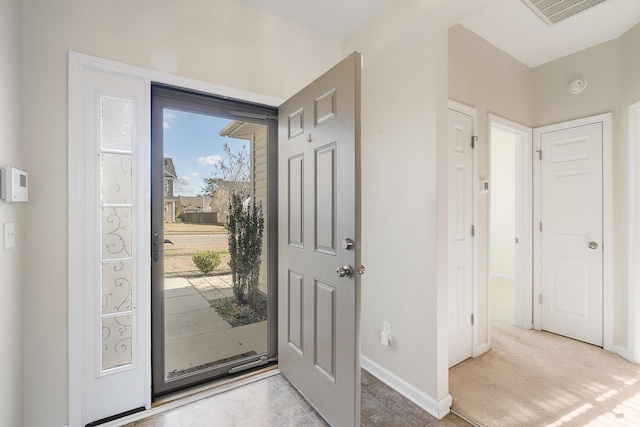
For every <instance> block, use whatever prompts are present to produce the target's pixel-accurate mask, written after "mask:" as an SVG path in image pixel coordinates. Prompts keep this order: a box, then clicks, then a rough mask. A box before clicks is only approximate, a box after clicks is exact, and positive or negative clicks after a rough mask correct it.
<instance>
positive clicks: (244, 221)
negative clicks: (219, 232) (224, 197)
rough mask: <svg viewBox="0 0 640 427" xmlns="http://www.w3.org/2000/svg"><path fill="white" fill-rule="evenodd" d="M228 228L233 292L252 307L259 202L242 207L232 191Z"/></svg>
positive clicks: (258, 244) (256, 273) (259, 248)
mask: <svg viewBox="0 0 640 427" xmlns="http://www.w3.org/2000/svg"><path fill="white" fill-rule="evenodd" d="M227 229H228V230H229V256H230V257H231V260H230V261H229V267H231V278H232V280H233V294H234V295H235V297H236V300H237V301H238V302H239V303H241V304H247V303H248V304H249V306H250V307H251V308H252V309H254V310H255V309H256V307H257V304H258V285H259V283H258V279H259V278H260V264H261V262H262V260H261V257H262V234H263V232H264V214H263V212H262V205H256V204H255V203H254V202H251V203H249V204H248V205H246V206H245V203H244V200H243V199H242V197H240V196H239V195H237V194H233V195H232V197H231V204H230V206H229V219H228V221H227Z"/></svg>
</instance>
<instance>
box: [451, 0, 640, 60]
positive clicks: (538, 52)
mask: <svg viewBox="0 0 640 427" xmlns="http://www.w3.org/2000/svg"><path fill="white" fill-rule="evenodd" d="M639 21H640V1H639V0H607V1H605V2H603V3H600V4H599V5H596V6H594V7H592V8H591V9H588V10H587V11H585V12H582V13H581V14H578V15H575V16H573V17H571V18H568V19H566V20H564V21H562V22H559V23H557V24H555V25H553V26H551V27H548V26H547V24H545V23H544V22H542V20H541V19H540V18H538V17H537V15H535V13H534V12H533V11H531V9H529V7H528V6H526V5H525V4H524V3H523V2H522V1H520V0H494V1H493V2H491V3H490V4H488V5H487V6H485V7H484V8H483V9H481V10H480V11H478V12H476V13H475V14H473V15H471V16H469V17H467V18H465V19H463V20H462V21H460V24H462V25H463V26H465V27H467V28H468V29H469V30H471V31H473V32H474V33H476V34H478V35H479V36H480V37H482V38H483V39H485V40H487V41H488V42H489V43H491V44H493V45H495V46H496V47H498V48H500V49H502V50H504V51H505V52H507V53H508V54H510V55H511V56H513V57H515V58H517V59H519V60H520V61H522V62H524V63H525V64H526V65H528V66H529V67H535V66H538V65H542V64H544V63H547V62H549V61H553V60H554V59H558V58H561V57H563V56H566V55H569V54H571V53H574V52H578V51H580V50H583V49H586V48H588V47H591V46H595V45H597V44H600V43H604V42H606V41H608V40H611V39H614V38H617V37H619V36H621V35H622V34H624V33H625V32H626V31H627V30H629V29H630V28H631V27H633V26H634V25H635V24H636V23H638V22H639Z"/></svg>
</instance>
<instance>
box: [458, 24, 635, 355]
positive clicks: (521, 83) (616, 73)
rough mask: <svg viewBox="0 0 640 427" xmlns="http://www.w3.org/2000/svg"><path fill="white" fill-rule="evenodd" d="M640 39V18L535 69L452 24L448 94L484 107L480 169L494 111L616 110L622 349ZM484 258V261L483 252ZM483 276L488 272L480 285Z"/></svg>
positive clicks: (551, 118) (510, 115)
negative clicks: (631, 111) (572, 86)
mask: <svg viewBox="0 0 640 427" xmlns="http://www.w3.org/2000/svg"><path fill="white" fill-rule="evenodd" d="M639 44H640V25H636V26H635V27H633V28H632V29H630V30H629V31H628V32H627V33H625V34H624V35H622V36H621V37H620V38H616V39H614V40H611V41H609V42H606V43H602V44H600V45H597V46H594V47H592V48H589V49H586V50H583V51H581V52H577V53H575V54H572V55H569V56H566V57H564V58H560V59H558V60H555V61H552V62H549V63H547V64H544V65H541V66H538V67H535V68H533V69H529V68H528V67H526V66H525V65H524V64H520V63H519V62H518V61H516V60H514V59H513V58H511V59H509V58H510V57H509V56H508V55H506V54H505V53H503V52H501V51H499V50H498V49H496V48H495V47H493V46H492V45H490V44H488V43H487V42H485V41H484V40H482V39H480V38H479V37H478V36H476V35H474V34H473V33H471V32H470V31H468V30H466V29H465V28H463V27H461V26H454V27H452V28H451V29H450V30H449V97H450V98H451V99H454V100H457V101H460V102H462V103H465V104H468V105H470V106H473V107H475V108H477V109H478V113H479V137H480V144H479V145H480V152H479V158H480V167H479V169H480V175H481V176H483V174H484V173H485V171H484V170H483V167H486V157H485V153H483V150H484V149H485V147H486V146H485V145H484V144H483V138H484V137H485V136H486V129H484V127H485V125H486V113H487V112H489V113H494V114H496V115H499V116H502V117H505V118H507V119H510V120H513V121H515V122H518V123H521V124H523V125H526V126H531V127H538V126H544V125H549V124H553V123H559V122H563V121H568V120H572V119H577V118H582V117H587V116H592V115H596V114H600V113H604V112H609V111H610V112H612V113H613V188H614V190H613V191H614V193H613V232H614V236H613V237H614V241H613V245H614V249H613V252H614V256H613V259H614V265H613V274H614V278H613V284H614V292H613V296H614V309H613V313H614V344H615V345H617V346H619V347H621V348H623V349H625V348H627V346H628V342H627V334H628V328H627V314H628V311H627V301H628V297H627V286H626V283H627V277H626V273H625V272H626V268H627V265H626V262H625V254H626V245H627V238H628V237H627V233H626V224H627V209H628V200H627V198H628V197H627V191H628V185H627V181H628V164H627V157H628V150H627V148H628V143H627V138H628V117H627V114H628V110H627V109H628V107H629V105H631V104H632V103H634V102H637V101H639V100H640V78H638V76H639V75H640V57H639V56H638V55H637V46H638V45H639ZM494 55H495V56H494ZM496 56H497V57H496ZM578 77H582V78H584V79H585V80H586V81H587V88H586V89H585V91H584V92H582V93H581V94H578V95H571V94H569V93H568V85H569V82H571V81H572V80H573V79H575V78H578ZM510 103H511V105H510ZM479 209H480V225H481V230H482V226H483V225H484V224H486V223H485V222H484V220H483V217H485V218H486V215H483V212H486V211H485V209H486V204H483V201H482V198H481V199H480V206H479ZM480 238H481V239H483V236H482V234H481V236H480ZM481 242H482V240H481ZM481 247H482V243H481ZM480 265H481V266H483V265H485V262H484V260H483V259H480ZM484 277H486V276H485V275H484V273H483V272H481V273H480V279H479V280H480V283H479V284H480V288H481V290H480V292H482V280H483V279H484Z"/></svg>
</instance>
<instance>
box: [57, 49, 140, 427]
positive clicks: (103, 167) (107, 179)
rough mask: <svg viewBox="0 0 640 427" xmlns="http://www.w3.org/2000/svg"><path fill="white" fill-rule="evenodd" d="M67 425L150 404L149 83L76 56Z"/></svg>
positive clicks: (73, 65)
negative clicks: (105, 68)
mask: <svg viewBox="0 0 640 427" xmlns="http://www.w3.org/2000/svg"><path fill="white" fill-rule="evenodd" d="M69 81H70V97H69V99H70V112H69V113H70V130H69V131H70V138H69V146H70V150H69V153H70V161H69V170H70V174H69V183H70V192H69V193H70V200H69V242H70V244H69V248H70V250H69V262H70V268H69V274H70V277H69V283H70V284H69V315H70V322H69V323H70V325H69V341H70V342H69V349H70V355H69V359H70V364H69V369H70V381H69V382H70V385H69V390H70V396H69V401H70V409H69V412H70V414H69V418H70V425H86V424H87V423H91V422H94V421H98V420H101V419H104V418H108V417H112V416H115V415H118V414H122V413H124V412H127V411H132V410H138V409H144V408H148V407H149V406H150V403H151V396H150V385H151V381H150V363H149V357H150V339H149V310H148V306H147V304H146V303H145V302H146V301H148V300H149V297H150V294H149V280H150V277H149V276H150V272H149V264H150V256H149V240H150V239H149V234H150V233H149V228H150V222H149V211H150V207H149V198H150V197H149V196H150V184H149V178H148V177H149V162H150V156H149V112H148V106H149V102H150V99H149V84H148V82H147V81H146V80H144V79H140V78H136V77H130V76H127V75H124V74H120V73H117V72H112V71H107V70H103V69H100V68H96V67H94V66H90V65H87V64H84V63H82V62H81V61H80V60H75V59H74V58H72V61H71V62H70V79H69Z"/></svg>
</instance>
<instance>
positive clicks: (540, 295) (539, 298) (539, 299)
mask: <svg viewBox="0 0 640 427" xmlns="http://www.w3.org/2000/svg"><path fill="white" fill-rule="evenodd" d="M538 302H539V303H540V304H542V294H538Z"/></svg>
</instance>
